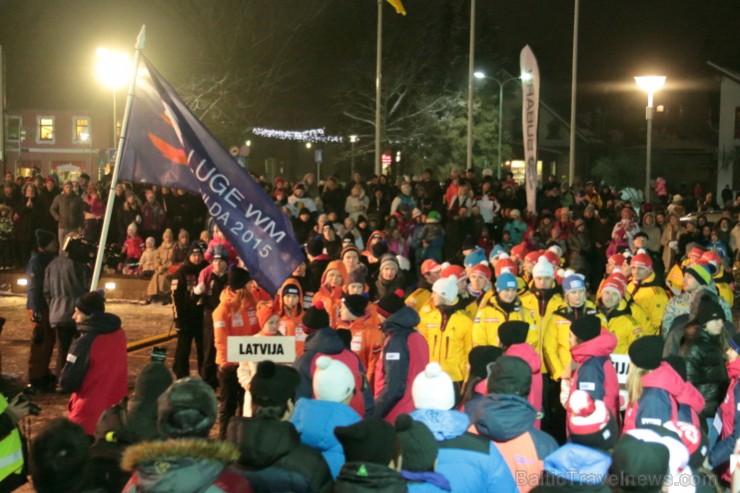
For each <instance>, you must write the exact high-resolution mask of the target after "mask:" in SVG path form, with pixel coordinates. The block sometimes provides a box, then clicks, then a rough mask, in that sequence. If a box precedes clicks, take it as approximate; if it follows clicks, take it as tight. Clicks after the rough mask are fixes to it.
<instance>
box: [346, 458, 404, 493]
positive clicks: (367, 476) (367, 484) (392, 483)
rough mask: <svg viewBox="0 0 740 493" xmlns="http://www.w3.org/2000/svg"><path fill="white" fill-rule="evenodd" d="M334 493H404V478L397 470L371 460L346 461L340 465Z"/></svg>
mask: <svg viewBox="0 0 740 493" xmlns="http://www.w3.org/2000/svg"><path fill="white" fill-rule="evenodd" d="M334 491H335V492H336V493H369V492H380V493H404V492H405V491H408V490H407V489H406V480H405V479H404V478H403V476H401V474H400V473H399V472H398V471H395V470H393V469H391V468H390V467H388V466H384V465H381V464H373V463H372V462H348V463H346V464H345V465H344V466H343V467H342V471H341V472H340V473H339V477H338V478H337V484H336V486H335V488H334Z"/></svg>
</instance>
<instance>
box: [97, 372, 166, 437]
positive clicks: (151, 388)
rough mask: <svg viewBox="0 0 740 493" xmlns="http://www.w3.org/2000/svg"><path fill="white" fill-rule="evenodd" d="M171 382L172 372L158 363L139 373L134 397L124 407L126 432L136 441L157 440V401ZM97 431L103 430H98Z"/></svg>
mask: <svg viewBox="0 0 740 493" xmlns="http://www.w3.org/2000/svg"><path fill="white" fill-rule="evenodd" d="M172 381H173V378H172V372H171V371H170V370H169V368H167V367H166V366H165V365H164V364H162V363H159V362H151V363H149V364H148V365H146V366H145V367H144V368H143V369H142V370H141V372H139V376H138V377H137V378H136V385H135V386H134V395H133V396H131V398H130V399H129V400H128V404H127V405H126V410H127V413H128V414H127V416H126V420H127V423H126V432H128V433H129V434H131V435H133V436H134V438H135V439H136V440H137V441H143V440H156V439H157V438H159V432H158V430H157V399H159V396H160V395H162V394H163V393H164V392H165V391H166V390H167V389H168V388H169V386H170V385H172ZM98 424H100V422H98ZM97 431H103V430H100V429H98V430H97ZM104 431H105V432H108V431H111V430H104ZM114 431H115V430H114ZM97 435H98V433H97V432H96V436H97ZM103 435H104V433H103Z"/></svg>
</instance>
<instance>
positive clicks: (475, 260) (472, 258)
mask: <svg viewBox="0 0 740 493" xmlns="http://www.w3.org/2000/svg"><path fill="white" fill-rule="evenodd" d="M485 261H486V252H484V251H483V249H482V248H476V249H475V250H473V251H472V252H470V253H469V254H467V255H466V256H465V260H464V261H463V265H464V266H465V267H472V266H474V265H477V264H480V263H482V262H485Z"/></svg>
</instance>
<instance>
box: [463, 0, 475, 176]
mask: <svg viewBox="0 0 740 493" xmlns="http://www.w3.org/2000/svg"><path fill="white" fill-rule="evenodd" d="M474 64H475V0H470V48H469V50H468V146H467V160H466V168H465V169H471V168H472V167H473V76H474V73H473V65H474Z"/></svg>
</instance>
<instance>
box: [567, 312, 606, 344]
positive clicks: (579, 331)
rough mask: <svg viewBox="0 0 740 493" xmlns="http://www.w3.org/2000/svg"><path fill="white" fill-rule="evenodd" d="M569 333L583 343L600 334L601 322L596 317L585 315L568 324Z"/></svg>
mask: <svg viewBox="0 0 740 493" xmlns="http://www.w3.org/2000/svg"><path fill="white" fill-rule="evenodd" d="M570 331H571V332H573V334H574V335H575V336H576V337H577V338H578V339H580V340H581V341H583V342H586V341H590V340H591V339H593V338H594V337H597V336H598V335H599V334H601V320H599V317H597V316H596V315H586V316H585V317H583V318H579V319H576V320H575V321H573V323H572V324H570Z"/></svg>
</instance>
